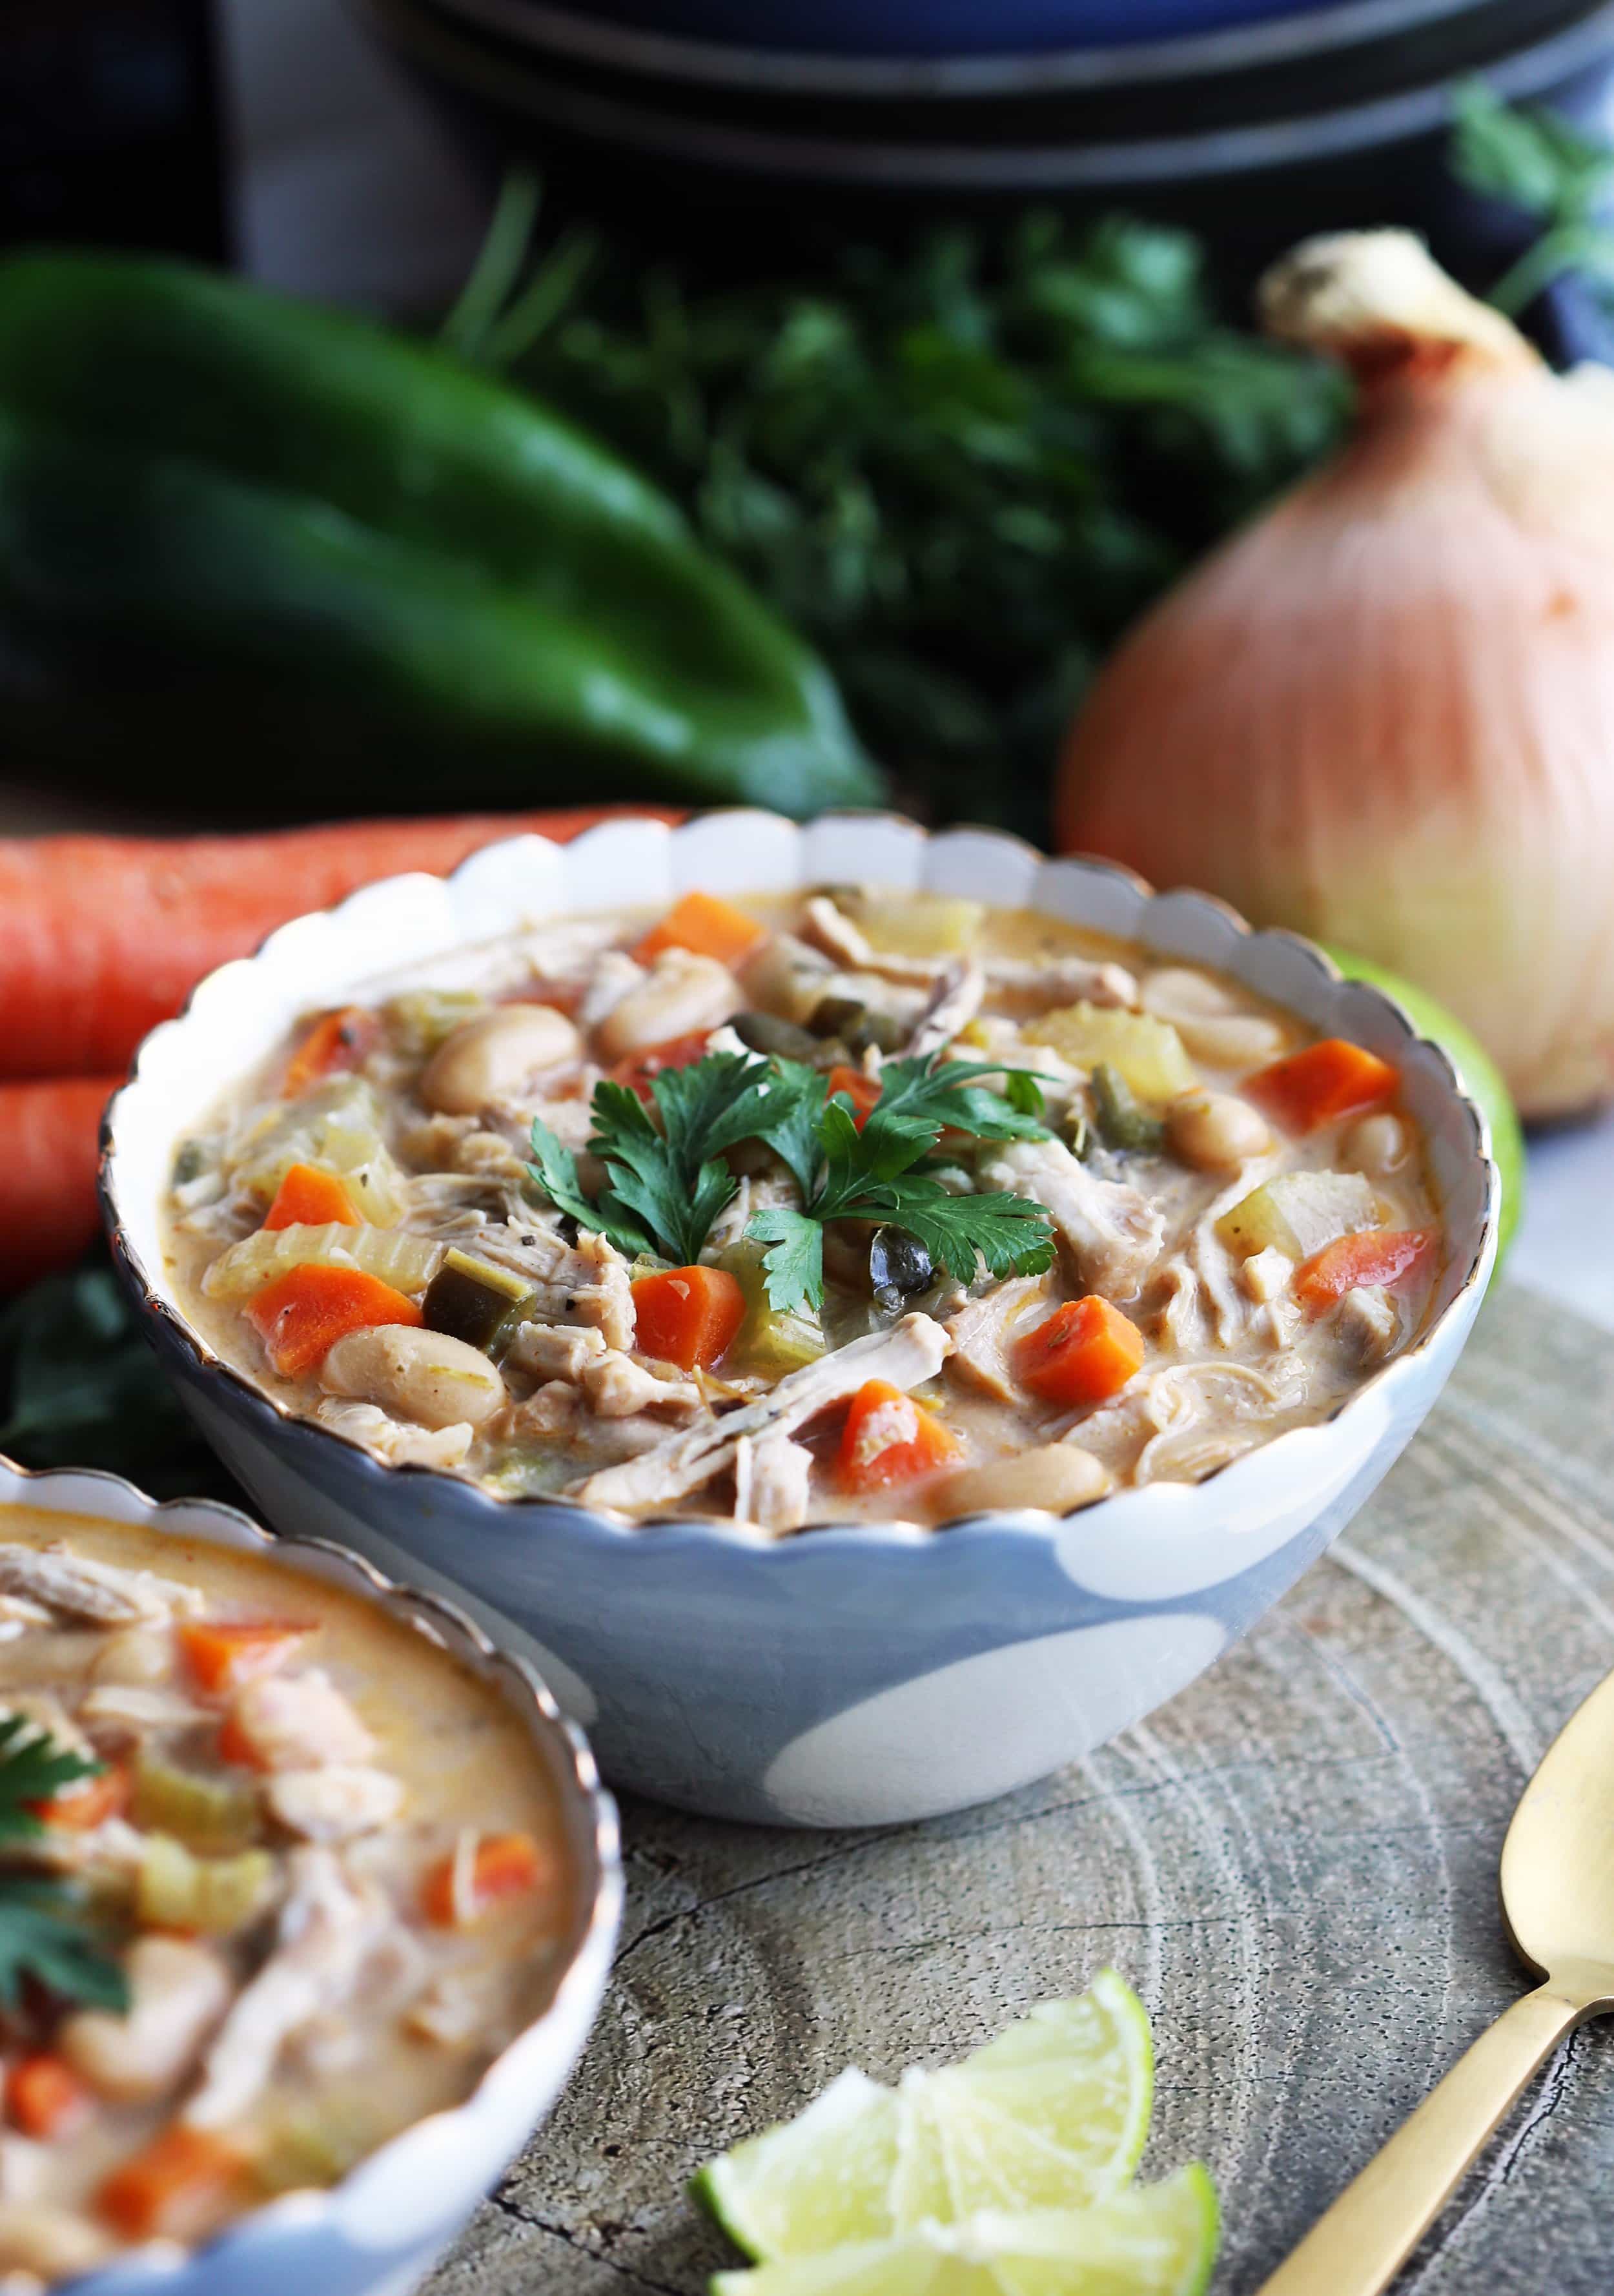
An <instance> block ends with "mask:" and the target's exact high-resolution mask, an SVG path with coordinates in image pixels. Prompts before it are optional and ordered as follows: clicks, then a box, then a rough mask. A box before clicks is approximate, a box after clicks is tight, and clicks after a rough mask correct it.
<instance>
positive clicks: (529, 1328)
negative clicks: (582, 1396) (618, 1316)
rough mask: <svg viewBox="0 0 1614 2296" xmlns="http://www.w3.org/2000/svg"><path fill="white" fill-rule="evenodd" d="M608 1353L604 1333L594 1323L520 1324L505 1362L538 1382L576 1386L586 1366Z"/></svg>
mask: <svg viewBox="0 0 1614 2296" xmlns="http://www.w3.org/2000/svg"><path fill="white" fill-rule="evenodd" d="M605 1353H606V1347H605V1334H604V1333H602V1332H599V1331H596V1330H595V1329H594V1326H593V1325H592V1324H520V1325H518V1327H517V1330H516V1335H515V1337H514V1339H513V1340H512V1341H511V1343H510V1349H509V1353H508V1354H507V1355H506V1357H505V1358H504V1359H505V1361H506V1363H510V1364H513V1365H516V1367H517V1368H518V1369H519V1370H521V1371H525V1372H530V1373H531V1374H532V1375H533V1377H534V1378H535V1379H546V1380H548V1379H562V1380H569V1381H570V1382H571V1383H572V1384H573V1385H574V1386H575V1385H576V1384H577V1382H578V1380H580V1379H581V1378H582V1376H583V1372H584V1367H585V1365H588V1364H591V1363H598V1362H599V1361H600V1360H601V1358H602V1357H603V1356H604V1355H605Z"/></svg>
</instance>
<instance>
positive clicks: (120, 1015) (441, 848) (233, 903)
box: [0, 806, 678, 1096]
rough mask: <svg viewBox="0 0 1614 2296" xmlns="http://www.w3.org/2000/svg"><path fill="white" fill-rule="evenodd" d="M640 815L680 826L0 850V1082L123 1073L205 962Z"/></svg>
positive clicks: (346, 832)
mask: <svg viewBox="0 0 1614 2296" xmlns="http://www.w3.org/2000/svg"><path fill="white" fill-rule="evenodd" d="M644 812H653V813H655V814H656V816H657V817H658V818H659V819H661V820H676V818H677V817H678V816H676V814H674V813H670V812H668V811H666V810H664V809H662V808H652V807H643V806H636V807H630V806H602V807H586V808H578V809H576V810H573V811H570V812H565V813H530V814H468V815H461V816H455V817H452V818H449V819H445V820H437V821H352V822H340V823H338V824H335V825H333V826H330V827H321V828H318V829H291V830H280V831H276V832H273V833H269V834H264V835H258V836H241V837H185V838H157V837H102V836H97V837H90V836H78V837H38V838H21V837H20V838H5V839H0V1077H60V1076H88V1075H102V1074H104V1073H106V1072H108V1071H110V1070H114V1069H117V1068H120V1067H122V1066H123V1065H124V1064H125V1063H126V1062H127V1061H128V1059H129V1056H130V1054H132V1053H133V1052H134V1050H135V1046H136V1045H138V1044H139V1042H140V1040H141V1038H142V1037H143V1036H144V1035H145V1033H146V1031H147V1029H152V1028H155V1026H156V1025H157V1023H158V1021H165V1020H167V1019H168V1016H169V1015H170V1014H171V1013H176V1012H177V1011H178V1010H179V1008H180V1006H181V1005H183V1004H184V1000H185V998H186V997H187V996H189V995H190V992H191V990H192V989H193V988H194V987H195V985H196V983H197V982H198V981H199V980H201V977H202V975H203V974H204V973H207V972H212V970H213V968H214V966H215V965H217V964H225V963H227V962H228V960H229V959H230V958H231V957H234V956H245V955H248V953H249V952H250V950H252V949H254V948H256V947H257V946H258V942H259V941H260V940H262V939H263V938H264V935H265V934H266V933H268V932H272V931H274V927H275V926H276V925H282V924H284V923H285V922H287V920H288V919H289V918H291V917H297V916H301V915H302V914H304V913H305V911H307V910H308V909H323V908H326V907H328V906H330V904H331V903H332V901H340V900H341V899H342V898H344V897H345V896H346V895H347V894H348V893H351V892H353V891H355V890H356V889H357V888H358V887H359V886H360V885H366V884H369V883H371V882H372V881H373V880H374V879H375V878H377V877H391V876H395V875H397V873H399V872H400V871H402V870H406V869H427V870H432V871H442V870H446V869H452V868H454V867H455V865H456V864H457V863H459V862H461V861H463V859H464V858H465V857H466V855H467V854H468V853H474V852H475V851H476V850H477V849H478V847H479V846H482V845H487V844H491V843H492V842H493V841H494V840H496V839H497V838H501V837H513V836H516V835H519V834H520V832H522V831H524V830H537V831H539V832H542V833H543V834H544V835H545V836H548V837H555V838H569V837H575V836H576V835H577V834H578V832H579V831H580V830H584V829H586V828H589V827H590V826H592V825H593V824H594V823H595V822H598V821H602V820H609V819H610V818H612V817H613V816H616V815H619V814H630V813H644ZM104 1089H105V1088H104V1087H103V1096H104Z"/></svg>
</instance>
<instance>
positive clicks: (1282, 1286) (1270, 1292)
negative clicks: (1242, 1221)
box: [1239, 1244, 1295, 1307]
mask: <svg viewBox="0 0 1614 2296" xmlns="http://www.w3.org/2000/svg"><path fill="white" fill-rule="evenodd" d="M1294 1272H1295V1263H1294V1261H1293V1260H1292V1259H1290V1258H1289V1256H1288V1254H1287V1253H1286V1252H1282V1251H1276V1250H1274V1247H1273V1246H1272V1245H1271V1244H1268V1245H1267V1247H1266V1251H1255V1252H1251V1254H1250V1256H1249V1259H1247V1260H1246V1261H1245V1262H1244V1265H1243V1266H1242V1267H1241V1268H1240V1270H1239V1282H1240V1283H1241V1284H1242V1285H1243V1287H1244V1291H1245V1292H1246V1294H1247V1295H1248V1297H1249V1298H1250V1299H1251V1300H1256V1301H1257V1302H1258V1304H1259V1305H1261V1306H1263V1307H1265V1306H1266V1303H1267V1302H1268V1301H1269V1300H1281V1299H1282V1297H1283V1294H1284V1293H1285V1292H1287V1291H1288V1289H1289V1285H1290V1278H1291V1276H1292V1275H1294Z"/></svg>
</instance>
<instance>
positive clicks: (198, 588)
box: [0, 253, 880, 814]
mask: <svg viewBox="0 0 1614 2296" xmlns="http://www.w3.org/2000/svg"><path fill="white" fill-rule="evenodd" d="M0 728H3V729H4V733H5V734H6V736H7V746H8V747H9V748H10V749H11V750H12V752H13V753H16V752H17V751H18V750H22V751H23V752H24V753H28V752H31V753H32V754H33V755H35V756H36V757H37V756H40V755H42V754H43V755H48V756H53V757H56V758H64V759H70V760H74V761H77V762H78V763H79V764H81V765H84V766H87V767H93V768H94V769H96V770H97V771H98V772H99V773H101V774H102V775H115V776H116V777H117V778H118V779H119V780H121V781H126V782H129V783H133V782H135V780H136V778H137V777H139V778H140V779H141V781H142V793H143V795H144V796H147V797H149V796H151V795H152V794H156V795H158V796H159V797H168V798H175V799H185V800H197V799H200V800H201V801H202V802H204V803H206V804H208V805H209V807H214V806H218V805H221V804H225V803H228V802H232V801H233V802H237V803H240V804H243V805H246V806H250V807H252V808H256V809H259V810H263V809H266V808H274V806H275V805H276V803H277V802H278V801H279V800H280V799H282V798H288V799H306V798H307V797H308V796H310V795H316V796H317V797H318V798H320V799H322V800H323V801H324V802H325V803H327V804H331V803H332V801H335V802H339V803H340V804H341V805H353V806H355V807H357V806H359V805H361V804H364V805H372V804H390V805H392V806H393V807H394V808H409V807H420V806H433V805H439V804H447V803H452V804H454V805H456V806H458V805H463V804H464V803H467V802H472V801H479V800H480V801H492V802H498V801H500V800H504V801H508V802H511V803H514V802H516V801H518V800H519V801H520V802H521V803H523V804H530V803H534V802H542V801H544V800H546V799H551V798H560V797H561V796H562V795H576V794H577V793H578V792H579V791H582V790H585V789H586V791H588V792H589V794H590V795H591V796H597V795H607V794H619V795H623V796H627V795H647V796H658V797H668V798H678V799H692V800H694V801H697V802H700V801H707V802H711V801H716V802H733V801H742V802H754V803H758V804H763V805H768V806H773V807H776V808H779V809H780V810H782V811H783V812H787V813H791V814H806V813H808V812H811V811H813V810H815V808H819V807H822V806H824V805H831V804H844V803H850V804H862V803H867V802H869V801H871V800H872V799H876V798H877V797H878V796H879V794H880V784H879V780H878V776H877V775H875V773H874V771H873V767H871V766H870V765H869V763H868V761H867V759H866V758H864V755H863V753H862V751H861V750H860V749H859V747H858V745H857V742H856V737H855V736H854V734H852V732H851V730H850V728H849V726H848V723H847V720H846V717H845V716H844V714H843V711H842V709H841V705H840V697H839V694H838V693H837V691H836V688H835V686H834V684H833V682H832V678H831V676H830V675H829V672H828V671H827V670H826V669H825V668H824V667H823V664H822V662H820V661H819V660H818V659H817V657H816V656H815V655H814V654H813V653H812V652H810V651H809V650H808V649H807V647H806V646H805V645H803V644H801V643H800V641H799V639H797V638H796V637H795V636H794V635H792V634H791V632H790V631H789V630H788V629H787V628H786V627H784V626H783V624H782V623H781V622H780V621H779V620H778V619H776V618H775V617H774V614H773V613H772V612H771V611H769V610H768V609H767V608H766V606H764V605H763V604H762V603H760V602H759V601H758V600H757V599H756V598H755V597H753V596H752V595H751V594H750V592H749V591H748V590H747V589H746V588H745V586H743V584H742V583H741V582H740V581H739V579H738V578H736V577H735V576H734V575H733V574H732V573H731V572H730V571H729V570H727V569H726V568H725V567H724V566H722V565H721V564H719V563H718V562H717V560H716V559H714V558H712V557H711V556H710V555H709V553H707V552H705V551H704V550H703V549H702V548H701V546H700V545H699V544H698V543H697V542H696V541H695V540H694V539H693V537H692V535H691V533H690V531H689V529H688V528H687V527H686V525H685V524H684V519H683V517H682V515H681V513H680V512H678V511H677V510H676V508H675V507H674V505H673V504H671V503H670V502H668V500H667V499H666V498H665V497H664V496H662V495H660V493H658V492H657V491H656V489H655V488H653V487H651V486H650V485H648V484H647V483H646V482H645V481H644V480H643V479H641V478H640V477H639V476H638V475H637V474H636V473H635V471H633V470H631V469H630V468H629V467H628V466H627V464H626V463H622V462H620V461H619V459H618V458H617V457H616V456H615V455H613V454H611V453H610V451H609V450H608V449H606V448H604V447H601V446H598V445H596V444H595V443H594V441H593V440H592V439H588V438H587V437H586V436H585V435H584V434H583V433H582V432H581V431H579V430H576V429H574V428H573V427H572V425H571V424H570V423H569V422H566V421H564V420H563V419H562V418H561V417H560V416H558V415H556V414H553V413H551V412H550V411H549V410H548V409H546V408H545V407H544V406H541V405H538V404H537V403H536V402H535V401H534V400H532V399H530V398H528V397H526V396H525V395H523V394H522V393H520V392H519V391H516V390H513V389H508V388H506V387H505V386H504V385H502V384H500V383H497V382H496V381H489V380H488V379H487V378H486V377H485V376H483V375H480V374H478V373H471V372H470V371H469V370H467V369H466V368H464V367H463V366H462V365H460V364H459V363H458V362H457V361H456V360H455V358H453V357H451V356H449V355H448V354H447V353H445V352H443V351H440V350H437V349H433V348H429V347H427V346H424V345H422V344H417V343H414V342H411V341H408V340H404V339H403V338H401V337H399V336H397V335H396V334H393V333H390V332H387V331H385V330H384V329H382V328H380V327H378V326H374V325H372V324H369V323H367V322H366V321H365V320H362V319H359V318H356V317H353V316H348V315H347V314H344V313H340V312H335V311H330V310H324V309H320V308H317V307H312V306H309V305H305V304H300V303H295V302H290V301H286V300H283V299H281V298H279V297H277V296H274V295H270V294H267V293H266V292H264V291H261V290H259V289H258V288H256V287H252V286H249V285H246V284H243V283H240V282H238V281H233V280H230V279H227V278H225V277H222V276H219V275H215V274H212V273H209V272H206V271H202V270H198V269H191V268H187V267H185V266H182V265H176V264H168V263H158V262H149V261H143V260H129V259H127V258H117V257H102V256H90V255H74V254H52V253H45V254H25V255H20V256H16V257H12V258H9V259H8V260H6V261H4V262H0Z"/></svg>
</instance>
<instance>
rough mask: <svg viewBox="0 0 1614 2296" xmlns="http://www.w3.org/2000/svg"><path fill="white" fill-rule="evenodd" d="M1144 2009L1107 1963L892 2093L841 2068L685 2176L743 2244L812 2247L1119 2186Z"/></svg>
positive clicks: (1145, 2111)
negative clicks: (1074, 1990) (786, 2113)
mask: <svg viewBox="0 0 1614 2296" xmlns="http://www.w3.org/2000/svg"><path fill="white" fill-rule="evenodd" d="M1153 2087H1154V2060H1153V2051H1152V2049H1151V2043H1150V2038H1149V2020H1148V2017H1147V2015H1146V2014H1145V2013H1144V2010H1143V2004H1142V2002H1140V2001H1139V1999H1138V1997H1137V1996H1136V1995H1135V1993H1134V1992H1133V1990H1132V1989H1131V1987H1130V1986H1128V1985H1127V1983H1126V1982H1125V1981H1124V1980H1122V1979H1121V1978H1119V1977H1118V1976H1117V1975H1116V1973H1115V1972H1114V1971H1113V1970H1112V1969H1106V1970H1101V1971H1100V1972H1099V1974H1098V1976H1097V1977H1096V1978H1095V1979H1094V1982H1093V1985H1092V1988H1091V1989H1090V1990H1089V1991H1087V1992H1086V1993H1084V1994H1083V1995H1081V1997H1079V1998H1078V1999H1076V2000H1072V2001H1049V2002H1045V2003H1044V2004H1043V2005H1042V2006H1041V2007H1040V2008H1036V2009H1034V2010H1033V2011H1032V2012H1031V2013H1030V2015H1029V2016H1028V2017H1026V2018H1023V2019H1022V2020H1021V2021H1020V2023H1019V2024H1016V2025H1011V2026H1010V2028H1009V2029H1008V2030H1007V2031H1006V2032H1004V2033H1002V2034H1000V2035H999V2037H998V2038H997V2039H996V2040H995V2041H990V2042H988V2043H987V2046H986V2047H985V2048H981V2049H977V2050H976V2051H975V2052H974V2054H972V2055H971V2056H968V2057H966V2058H964V2059H963V2062H962V2063H960V2064H957V2065H954V2066H951V2067H949V2068H948V2069H947V2070H946V2071H943V2072H934V2073H926V2072H908V2073H905V2074H904V2075H903V2078H902V2080H901V2083H900V2085H899V2086H898V2087H897V2089H896V2090H895V2091H893V2090H891V2089H888V2088H882V2087H880V2085H879V2084H878V2083H877V2082H875V2081H872V2080H870V2079H867V2078H866V2077H865V2076H864V2074H862V2073H859V2072H845V2073H842V2074H841V2076H840V2079H839V2080H836V2081H833V2082H832V2084H831V2085H830V2087H828V2088H827V2089H825V2091H824V2092H823V2095H822V2096H821V2097H819V2098H818V2099H817V2101H816V2103H813V2104H811V2105H809V2106H808V2107H807V2111H806V2112H803V2113H801V2114H799V2116H798V2118H797V2119H796V2120H791V2121H786V2122H784V2123H783V2124H782V2126H781V2127H779V2128H768V2129H765V2130H764V2131H763V2133H762V2135H761V2136H753V2137H751V2138H750V2140H749V2141H748V2142H747V2143H746V2144H739V2145H736V2146H735V2148H734V2150H733V2152H732V2153H725V2154H724V2155H723V2157H722V2159H721V2160H717V2161H712V2162H711V2163H710V2164H709V2167H707V2168H706V2169H702V2170H701V2172H700V2176H699V2177H697V2178H696V2179H695V2183H694V2187H693V2189H694V2192H695V2194H696V2197H697V2198H698V2199H700V2201H702V2202H704V2203H705V2205H706V2206H707V2207H708V2208H709V2210H711V2212H712V2214H713V2215H714V2216H715V2217H716V2218H717V2221H718V2223H719V2224H721V2225H722V2226H723V2227H724V2229H725V2231H726V2232H727V2234H728V2235H729V2237H730V2238H731V2239H732V2240H733V2241H734V2242H735V2243H736V2244H737V2245H738V2246H739V2247H741V2248H742V2249H744V2250H745V2251H746V2252H747V2254H748V2255H750V2256H753V2257H758V2258H770V2259H778V2258H783V2257H801V2256H811V2255H816V2254H818V2253H819V2252H820V2251H823V2250H826V2249H831V2248H834V2247H837V2246H839V2245H840V2244H841V2243H844V2242H870V2241H881V2240H886V2239H889V2237H890V2236H891V2235H896V2234H899V2233H902V2232H905V2231H906V2230H908V2229H909V2228H910V2227H912V2226H916V2225H918V2224H921V2223H922V2222H925V2221H932V2222H935V2223H938V2224H950V2223H953V2222H954V2221H956V2220H957V2219H959V2218H964V2217H971V2216H974V2215H976V2214H978V2213H979V2211H981V2210H998V2211H1012V2210H1025V2209H1037V2210H1049V2209H1053V2210H1072V2209H1085V2208H1088V2207H1090V2206H1091V2205H1092V2204H1093V2203H1094V2202H1099V2201H1105V2200H1108V2199H1109V2198H1110V2195H1111V2194H1114V2193H1118V2192H1119V2191H1120V2190H1121V2188H1122V2186H1123V2185H1126V2184H1127V2182H1128V2180H1129V2179H1130V2177H1131V2176H1132V2172H1133V2170H1134V2169H1135V2168H1136V2166H1137V2161H1138V2155H1139V2154H1140V2153H1142V2151H1143V2140H1144V2138H1145V2137H1146V2136H1147V2135H1148V2133H1149V2112H1150V2104H1151V2097H1152V2094H1153Z"/></svg>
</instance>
